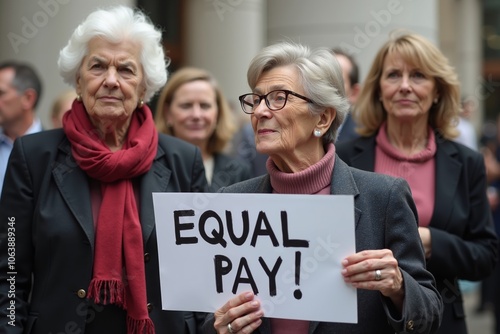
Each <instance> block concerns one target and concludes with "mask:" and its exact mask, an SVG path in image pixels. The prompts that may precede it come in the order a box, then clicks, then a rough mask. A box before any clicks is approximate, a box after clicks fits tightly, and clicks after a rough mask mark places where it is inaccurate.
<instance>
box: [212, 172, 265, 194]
mask: <svg viewBox="0 0 500 334" xmlns="http://www.w3.org/2000/svg"><path fill="white" fill-rule="evenodd" d="M219 192H223V193H265V192H271V183H270V181H269V175H267V174H266V175H262V176H257V177H254V178H252V179H248V180H245V181H241V182H238V183H235V184H233V185H230V186H228V187H222V188H220V189H219Z"/></svg>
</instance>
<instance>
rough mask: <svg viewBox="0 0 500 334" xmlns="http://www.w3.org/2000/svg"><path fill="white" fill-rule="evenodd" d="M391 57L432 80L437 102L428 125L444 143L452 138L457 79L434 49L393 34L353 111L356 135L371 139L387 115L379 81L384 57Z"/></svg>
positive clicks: (457, 106)
mask: <svg viewBox="0 0 500 334" xmlns="http://www.w3.org/2000/svg"><path fill="white" fill-rule="evenodd" d="M393 54H398V55H399V56H401V57H402V58H403V60H404V61H405V62H407V63H409V64H412V65H414V66H416V67H418V68H419V69H420V70H421V71H423V72H424V74H426V75H428V76H430V77H432V78H434V80H435V82H436V89H437V93H438V96H439V98H438V102H437V103H436V104H433V105H432V107H431V109H430V111H429V125H430V126H431V127H432V128H433V129H434V130H436V131H438V132H439V133H440V135H441V136H442V137H444V138H445V139H452V138H455V137H456V136H457V135H458V131H457V129H456V124H457V121H458V115H459V113H460V109H461V105H460V83H459V81H458V76H457V74H456V73H455V70H454V69H453V67H452V66H451V65H450V64H449V62H448V59H447V58H446V57H445V56H444V55H443V53H442V52H441V51H440V50H439V49H438V48H437V47H436V46H434V45H433V44H432V43H431V42H430V41H428V40H427V39H425V38H424V37H422V36H420V35H417V34H414V33H403V34H397V33H393V35H392V36H391V38H390V39H389V41H387V42H386V43H385V44H384V45H383V46H382V48H381V49H380V50H379V51H378V53H377V55H376V56H375V60H374V61H373V63H372V66H371V68H370V71H369V72H368V75H367V77H366V79H365V81H364V83H363V87H362V88H361V93H360V96H359V98H358V101H357V103H356V106H355V108H354V111H353V117H354V119H355V120H356V122H357V124H358V127H357V132H358V133H359V134H361V135H362V136H370V135H373V134H375V133H376V132H377V131H378V129H379V128H380V126H381V124H382V123H383V122H384V121H385V120H386V119H387V111H386V110H385V109H384V107H383V105H382V103H381V102H380V100H379V98H380V94H381V92H380V78H381V76H382V71H383V68H384V61H385V59H386V57H387V56H388V55H393Z"/></svg>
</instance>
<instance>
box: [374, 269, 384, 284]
mask: <svg viewBox="0 0 500 334" xmlns="http://www.w3.org/2000/svg"><path fill="white" fill-rule="evenodd" d="M381 279H382V272H381V271H380V269H377V270H375V280H376V281H380V280H381Z"/></svg>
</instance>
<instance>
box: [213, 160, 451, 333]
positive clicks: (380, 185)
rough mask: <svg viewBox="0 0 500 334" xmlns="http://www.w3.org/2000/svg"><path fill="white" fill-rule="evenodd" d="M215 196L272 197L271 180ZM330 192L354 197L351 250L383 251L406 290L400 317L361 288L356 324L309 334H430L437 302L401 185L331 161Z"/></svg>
mask: <svg viewBox="0 0 500 334" xmlns="http://www.w3.org/2000/svg"><path fill="white" fill-rule="evenodd" d="M220 192H226V193H271V192H272V188H271V183H270V177H269V175H264V176H260V177H257V178H254V179H250V180H248V181H243V182H240V183H238V184H235V185H233V186H230V187H227V188H222V189H221V190H220ZM331 193H332V194H334V195H353V196H354V208H355V224H356V227H355V233H356V251H357V252H359V251H362V250H367V249H383V248H388V249H391V250H392V252H393V254H394V257H395V258H396V259H397V260H398V262H399V267H400V268H401V273H402V275H403V279H404V289H405V300H404V306H403V314H402V315H400V314H398V312H396V311H395V310H394V306H393V305H392V302H391V301H390V300H389V299H388V298H385V297H383V296H382V294H380V292H378V291H371V290H361V289H360V290H358V324H343V323H323V322H311V323H310V327H309V333H311V334H312V333H314V334H330V333H359V334H370V333H373V334H384V333H388V334H389V333H391V334H393V333H394V332H398V333H399V332H404V331H406V332H409V333H411V332H413V333H434V332H435V331H436V330H437V328H438V326H439V321H440V317H441V311H442V301H441V298H440V296H439V293H438V291H437V290H436V288H435V286H434V278H433V277H432V275H431V274H430V273H429V272H428V271H427V270H426V269H425V259H424V253H423V248H422V244H421V242H420V239H419V238H418V231H417V222H416V208H415V204H414V202H413V199H412V197H411V193H410V189H409V186H408V184H407V183H406V181H404V180H403V179H396V178H392V177H389V176H386V175H379V174H375V173H368V172H365V171H361V170H357V169H354V168H350V167H348V166H347V165H346V164H345V163H344V162H343V161H342V160H340V159H339V158H338V157H336V159H335V167H334V170H333V175H332V183H331ZM339 274H340V273H339ZM221 306H222V305H221ZM213 323H214V318H213V315H209V316H208V317H207V319H206V323H205V326H204V333H214V328H213ZM256 333H261V334H270V333H271V328H270V321H269V319H266V318H264V319H263V323H262V325H261V326H260V328H259V329H258V331H256Z"/></svg>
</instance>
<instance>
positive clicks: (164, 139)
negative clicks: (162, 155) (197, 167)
mask: <svg viewBox="0 0 500 334" xmlns="http://www.w3.org/2000/svg"><path fill="white" fill-rule="evenodd" d="M158 145H159V146H160V147H161V148H162V149H163V150H164V151H166V152H167V151H171V152H182V151H184V150H187V151H189V152H191V151H194V150H195V149H196V146H194V145H193V144H190V143H188V142H186V141H184V140H182V139H179V138H176V137H174V136H170V135H166V134H163V133H159V134H158Z"/></svg>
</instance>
